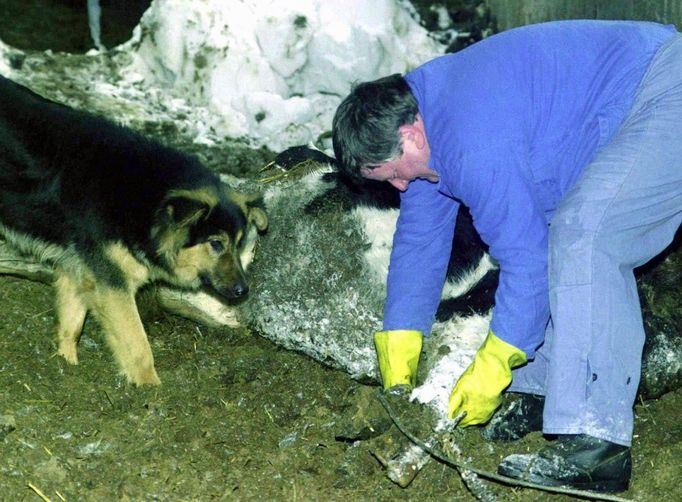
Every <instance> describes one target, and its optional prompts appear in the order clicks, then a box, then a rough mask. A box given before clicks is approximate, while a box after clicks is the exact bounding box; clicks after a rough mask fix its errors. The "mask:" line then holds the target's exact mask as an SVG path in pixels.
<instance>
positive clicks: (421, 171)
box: [360, 153, 438, 192]
mask: <svg viewBox="0 0 682 502" xmlns="http://www.w3.org/2000/svg"><path fill="white" fill-rule="evenodd" d="M360 174H362V177H363V178H367V179H368V180H375V181H388V182H389V183H390V184H391V185H393V186H394V187H396V188H397V189H398V190H400V191H401V192H404V191H405V190H407V188H408V186H409V184H410V181H413V180H416V179H417V178H424V179H427V180H429V181H434V182H435V181H438V173H436V172H435V171H433V170H431V169H429V167H428V165H427V164H426V163H425V162H423V161H420V160H419V159H414V158H412V157H411V156H409V155H407V154H406V153H403V154H402V155H401V156H400V157H398V158H397V159H393V160H390V161H388V162H385V163H383V164H381V165H379V166H367V167H363V168H361V169H360Z"/></svg>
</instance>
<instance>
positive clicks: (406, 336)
mask: <svg viewBox="0 0 682 502" xmlns="http://www.w3.org/2000/svg"><path fill="white" fill-rule="evenodd" d="M374 346H375V347H376V349H377V359H379V371H380V372H381V381H382V382H383V384H384V389H389V388H391V387H393V386H395V385H410V386H411V387H414V385H415V383H416V381H417V366H418V365H419V354H420V353H421V350H422V333H421V331H409V330H395V331H377V332H376V333H375V334H374Z"/></svg>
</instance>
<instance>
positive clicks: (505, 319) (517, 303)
mask: <svg viewBox="0 0 682 502" xmlns="http://www.w3.org/2000/svg"><path fill="white" fill-rule="evenodd" d="M513 152H515V149H513V148H506V147H505V148H503V149H496V148H493V147H491V148H486V149H485V151H481V152H475V153H474V154H473V155H471V156H470V158H468V159H465V161H464V163H463V165H466V166H468V167H467V168H465V169H462V170H461V171H460V174H459V178H460V179H459V180H458V182H457V184H458V186H459V187H461V190H462V194H461V198H462V201H463V202H464V203H465V204H466V205H467V206H468V207H469V209H470V210H471V215H472V217H473V219H474V225H475V226H476V229H477V230H478V232H479V233H480V234H481V237H482V239H483V240H484V241H485V242H486V243H487V244H488V246H489V247H490V254H491V256H492V257H493V258H495V260H497V262H498V263H499V266H500V281H499V285H498V287H497V291H496V293H495V308H494V310H493V316H492V321H491V324H490V329H491V330H492V331H493V332H494V333H495V334H496V335H497V336H498V337H499V338H501V339H502V340H504V341H506V342H508V343H510V344H512V345H514V346H515V347H518V348H519V349H521V350H523V351H524V352H525V353H526V354H527V355H528V357H529V358H532V357H533V355H534V353H535V350H536V349H537V347H538V346H539V345H540V344H541V343H542V341H543V340H544V334H545V328H546V326H547V322H548V320H549V294H548V277H547V257H548V244H547V237H548V228H547V220H546V217H545V215H544V213H543V211H542V210H541V209H540V204H539V203H538V201H537V200H536V195H535V194H536V187H534V186H533V185H532V182H531V181H529V180H528V179H527V178H526V177H525V176H523V174H522V173H524V172H527V170H526V169H525V166H523V165H521V163H523V159H522V158H521V156H520V155H515V154H514V153H513Z"/></svg>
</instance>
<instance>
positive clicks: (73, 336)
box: [54, 270, 87, 364]
mask: <svg viewBox="0 0 682 502" xmlns="http://www.w3.org/2000/svg"><path fill="white" fill-rule="evenodd" d="M55 274H56V277H57V278H56V280H55V282H54V287H55V308H56V310H57V354H59V355H60V356H62V357H63V358H64V359H66V361H67V362H68V363H70V364H78V353H77V345H78V340H79V339H80V336H81V332H82V330H83V322H84V321H85V315H86V313H87V309H86V305H85V301H84V300H83V297H82V296H81V294H80V290H79V287H78V281H77V280H76V279H74V278H73V277H72V276H70V275H69V274H67V273H66V272H63V271H61V270H56V271H55Z"/></svg>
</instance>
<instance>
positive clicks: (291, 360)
mask: <svg viewBox="0 0 682 502" xmlns="http://www.w3.org/2000/svg"><path fill="white" fill-rule="evenodd" d="M35 3H37V2H34V1H32V2H25V1H24V0H22V1H21V5H24V6H27V7H26V8H27V9H28V6H29V5H30V6H32V5H34V4H35ZM71 3H74V4H75V3H76V2H47V3H45V2H41V5H39V9H38V11H37V12H43V13H44V12H45V9H46V8H47V7H50V8H52V7H54V8H55V9H67V10H65V11H64V12H66V14H64V15H65V16H67V18H68V16H70V15H73V16H75V17H77V18H78V19H80V20H81V21H83V20H84V18H83V17H82V12H76V11H74V10H68V9H74V8H73V7H69V4H71ZM82 3H83V4H84V2H82ZM112 3H113V2H112ZM18 4H19V2H9V1H6V0H0V9H2V10H3V14H4V13H7V12H10V11H9V10H7V9H10V7H13V6H16V5H18ZM103 4H104V5H105V6H106V4H107V2H103ZM46 5H47V7H46ZM77 8H78V9H84V7H83V6H82V5H78V6H77ZM41 9H42V10H41ZM12 12H14V11H12ZM60 12H61V10H60ZM12 16H13V17H12V19H13V21H12V23H11V24H12V26H13V27H15V28H16V27H18V26H19V24H20V21H18V20H17V18H16V14H13V15H12ZM78 16H80V17H78ZM0 17H3V19H5V20H7V19H8V18H7V16H0ZM47 17H49V16H47ZM53 19H55V18H53ZM60 19H62V18H60ZM64 23H66V25H69V24H68V23H69V21H68V19H67V20H66V21H64ZM7 26H8V25H7V23H5V26H4V27H3V26H2V23H0V39H3V40H4V41H5V42H12V43H15V44H18V45H21V42H22V40H24V41H25V42H26V44H30V43H32V42H31V41H30V40H28V41H26V40H27V37H30V35H27V34H28V33H35V31H33V32H31V31H30V30H27V31H24V32H21V31H20V32H19V36H18V38H15V39H13V40H9V39H7V40H5V37H4V35H5V33H8V32H7V31H6V30H7V29H8V28H7ZM25 26H27V27H30V26H31V23H30V22H26V25H25ZM70 26H71V31H74V28H73V26H75V25H70ZM22 33H25V34H26V35H22ZM14 35H15V33H14V32H13V36H14ZM46 36H49V34H48V35H45V34H41V37H40V38H41V40H43V39H44V38H45V37H46ZM53 36H54V37H55V38H56V39H60V38H59V37H60V35H59V33H57V34H56V35H53ZM74 36H75V35H74ZM22 37H24V38H22ZM79 40H80V42H78V43H80V44H86V42H83V37H82V36H81V38H79ZM43 41H44V40H43ZM48 43H49V41H48ZM55 43H56V42H55ZM86 45H87V44H86ZM23 48H27V47H26V46H24V47H23ZM141 296H142V297H141V298H140V304H141V313H142V317H143V321H144V324H145V327H146V329H147V332H148V334H149V337H150V340H151V345H152V348H153V351H154V355H155V359H156V367H157V369H158V371H159V375H160V377H161V379H162V382H163V384H162V385H161V386H160V387H158V388H135V387H133V386H130V385H128V384H126V383H125V382H124V380H123V379H122V378H121V377H120V376H118V375H117V372H116V368H115V365H114V362H113V360H112V358H111V355H110V352H109V351H108V349H107V347H106V345H105V343H104V340H103V336H102V333H101V330H100V328H99V326H98V325H97V324H96V323H95V322H91V321H88V322H86V326H85V331H84V336H83V338H82V339H81V343H80V347H79V357H80V364H79V365H78V366H70V365H68V364H66V363H65V362H64V360H62V359H61V358H60V357H58V356H55V355H54V353H55V344H54V341H53V329H54V312H53V308H52V292H51V289H50V288H49V287H48V286H46V285H44V284H40V283H34V282H30V281H27V280H24V279H19V278H13V277H0V319H1V322H0V350H1V353H2V358H0V500H8V501H9V500H11V501H15V500H29V501H31V500H41V499H43V500H48V499H49V500H53V501H57V500H62V499H63V500H68V501H75V500H93V501H94V500H97V501H101V500H131V501H132V500H135V501H137V500H192V501H194V500H197V501H198V500H261V499H263V500H267V499H270V500H319V499H326V500H441V499H444V498H446V499H449V500H463V501H467V500H474V499H475V497H474V496H473V495H472V494H471V492H469V491H468V490H467V488H466V487H465V486H464V484H463V482H462V481H461V478H460V476H459V474H458V473H457V472H456V471H454V470H453V469H452V468H451V467H449V466H447V465H444V464H441V463H438V462H435V461H432V462H430V464H428V465H427V466H426V467H425V468H424V469H423V470H422V472H421V473H420V474H419V475H418V476H417V477H416V479H415V480H414V481H413V482H412V484H411V485H409V486H408V487H407V488H400V487H398V486H397V485H396V484H394V483H393V482H391V481H390V480H388V479H387V477H386V471H385V470H384V468H383V467H382V464H381V461H380V459H384V460H385V459H389V458H390V457H391V455H393V454H394V453H395V452H396V451H397V450H398V449H399V448H400V447H401V445H403V444H405V439H404V438H403V437H402V435H401V434H400V433H398V432H397V430H396V428H395V426H393V425H391V423H390V421H389V419H388V418H387V416H386V414H385V413H384V411H383V409H382V408H381V407H380V406H379V404H378V401H377V400H376V398H375V392H376V387H372V386H367V385H363V384H361V383H358V382H355V381H353V380H351V379H350V378H349V377H348V376H347V375H346V374H344V373H341V372H338V371H332V370H329V369H327V368H325V367H323V366H322V365H320V364H319V363H317V362H315V361H312V360H310V359H309V358H306V357H304V356H301V355H299V354H296V353H293V352H289V351H285V350H282V349H280V348H278V347H277V346H275V345H273V344H272V343H270V342H269V341H266V340H265V339H263V338H261V337H259V336H258V334H257V333H251V332H249V331H247V330H245V329H228V328H223V329H211V328H206V327H203V326H200V325H197V324H195V323H193V322H190V321H187V320H184V319H181V318H177V317H174V316H170V315H168V314H166V313H165V312H163V311H162V310H160V309H159V308H158V307H157V306H156V305H155V304H154V302H153V301H152V300H151V299H150V298H151V295H146V294H144V293H143V294H142V295H141ZM392 403H393V404H394V406H395V407H396V408H397V409H398V410H399V411H400V412H402V416H403V417H404V419H405V421H406V423H407V424H408V425H409V426H410V427H411V428H412V430H414V431H416V432H417V433H418V434H419V435H420V436H421V437H426V436H427V435H428V433H429V431H427V430H424V424H425V423H427V422H428V420H426V419H423V420H420V417H421V416H423V415H427V414H428V411H427V410H422V409H420V408H419V407H418V406H417V405H410V404H408V403H406V402H405V401H404V400H395V399H394V400H392ZM636 413H637V419H636V423H635V427H636V430H635V438H634V445H633V456H634V459H633V460H634V475H633V480H632V485H631V488H630V490H629V491H628V492H626V493H623V494H621V496H622V497H624V498H627V499H632V500H642V501H668V500H670V501H675V500H682V495H680V493H679V488H678V487H679V484H680V481H681V479H682V419H680V416H682V391H676V392H672V393H669V394H666V395H664V396H663V397H662V398H660V399H658V400H654V401H647V402H642V403H638V405H637V407H636ZM372 429H373V430H374V432H372ZM382 431H385V432H384V433H383V434H380V432H382ZM371 436H374V437H371ZM450 440H451V442H454V443H455V444H457V445H458V447H459V450H460V451H461V456H462V458H463V459H464V460H465V461H467V462H470V463H471V464H472V465H474V466H475V467H477V468H479V469H486V470H494V469H495V466H496V465H497V463H498V462H499V461H500V459H501V458H502V457H504V456H505V455H507V454H509V453H512V452H522V451H532V450H534V449H536V448H537V447H538V446H539V445H541V444H542V443H543V439H542V437H541V436H540V435H539V434H532V435H531V436H530V437H528V438H526V439H524V440H522V441H520V442H518V443H516V444H497V443H488V442H485V441H483V440H482V439H481V438H480V436H479V434H478V431H477V430H475V429H467V430H465V431H458V432H457V433H455V434H454V435H453V436H452V437H451V438H450ZM485 486H487V487H488V489H489V490H490V492H491V493H493V494H496V495H497V498H498V500H512V501H514V500H519V501H520V500H524V501H540V500H548V499H551V500H556V501H563V500H573V499H572V498H571V497H567V496H550V495H548V494H546V493H543V492H538V491H533V490H528V489H519V488H513V489H512V488H510V487H506V486H503V485H499V484H494V483H486V484H485Z"/></svg>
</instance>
